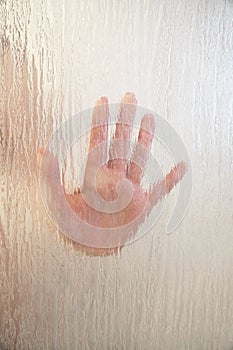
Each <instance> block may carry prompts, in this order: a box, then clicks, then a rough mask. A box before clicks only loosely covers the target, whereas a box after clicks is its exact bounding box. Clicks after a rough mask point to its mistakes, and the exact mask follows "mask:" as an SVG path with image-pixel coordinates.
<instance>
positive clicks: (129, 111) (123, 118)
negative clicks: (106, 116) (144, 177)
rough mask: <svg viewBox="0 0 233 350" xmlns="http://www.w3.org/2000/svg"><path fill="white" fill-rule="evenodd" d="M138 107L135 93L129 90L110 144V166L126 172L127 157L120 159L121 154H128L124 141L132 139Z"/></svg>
mask: <svg viewBox="0 0 233 350" xmlns="http://www.w3.org/2000/svg"><path fill="white" fill-rule="evenodd" d="M136 108H137V100H136V98H135V96H134V94H133V93H131V92H127V93H126V94H125V96H124V97H123V98H122V100H121V106H120V113H119V118H118V122H117V123H116V131H115V135H114V138H113V140H112V142H111V145H110V160H109V163H108V166H109V167H111V168H114V169H116V170H118V171H123V172H126V167H127V159H119V158H120V157H119V155H121V154H124V155H127V153H128V151H129V149H128V146H127V143H126V142H124V141H125V140H130V137H131V132H132V127H133V120H134V116H135V112H136ZM115 139H118V140H122V143H119V142H114V140H115ZM125 158H127V157H125Z"/></svg>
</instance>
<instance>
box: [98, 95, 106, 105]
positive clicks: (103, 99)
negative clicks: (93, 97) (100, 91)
mask: <svg viewBox="0 0 233 350" xmlns="http://www.w3.org/2000/svg"><path fill="white" fill-rule="evenodd" d="M107 103H108V98H107V97H106V96H101V97H100V98H99V99H98V100H97V101H96V103H95V104H96V106H100V105H103V104H107Z"/></svg>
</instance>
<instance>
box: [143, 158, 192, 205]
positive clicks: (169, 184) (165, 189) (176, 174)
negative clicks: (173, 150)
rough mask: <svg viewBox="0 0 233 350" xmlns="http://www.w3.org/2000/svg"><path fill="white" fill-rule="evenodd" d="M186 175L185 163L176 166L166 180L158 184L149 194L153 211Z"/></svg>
mask: <svg viewBox="0 0 233 350" xmlns="http://www.w3.org/2000/svg"><path fill="white" fill-rule="evenodd" d="M185 173H186V164H185V162H180V163H178V164H176V166H175V167H174V168H172V169H171V171H170V172H169V173H168V174H167V175H166V176H165V178H164V179H163V180H162V181H160V182H158V183H157V184H156V185H155V186H154V187H153V188H152V190H151V191H150V193H149V202H150V206H151V209H152V207H153V206H154V205H156V203H158V201H160V200H161V199H162V198H163V197H165V195H166V194H168V193H169V192H170V191H171V190H172V189H173V187H174V186H175V185H177V183H178V182H179V181H180V180H181V179H182V178H183V176H184V175H185Z"/></svg>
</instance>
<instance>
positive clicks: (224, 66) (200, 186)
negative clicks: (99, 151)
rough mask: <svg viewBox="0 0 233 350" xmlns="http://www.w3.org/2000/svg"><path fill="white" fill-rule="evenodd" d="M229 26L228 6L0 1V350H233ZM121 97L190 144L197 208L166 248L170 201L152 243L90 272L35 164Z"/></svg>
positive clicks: (232, 11)
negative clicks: (63, 129) (74, 126)
mask: <svg viewBox="0 0 233 350" xmlns="http://www.w3.org/2000/svg"><path fill="white" fill-rule="evenodd" d="M232 18H233V2H232V1H231V0H225V1H221V0H197V1H187V0H180V1H177V0H167V1H159V0H148V1H102V0H101V1H99V0H96V1H87V0H79V1H74V0H72V1H71V0H70V1H69V0H68V1H58V0H56V1H52V0H48V1H45V0H42V1H38V0H30V1H29V0H17V1H13V0H12V1H10V0H1V1H0V194H1V195H0V349H1V350H2V349H3V350H5V349H22V350H25V349H85V350H86V349H107V350H109V349H127V350H129V349H142V350H149V349H153V350H154V349H161V350H174V349H179V350H180V349H185V350H187V349H190V350H201V349H208V350H214V349H216V350H230V349H232V348H233V181H232V180H233V108H232V106H233V104H232V96H233V88H232V87H233V77H232V71H233V52H232V51H233V50H232ZM127 91H133V92H134V93H135V95H136V96H137V100H138V104H139V105H140V106H143V107H145V108H148V109H150V110H153V111H155V112H156V113H158V114H159V115H161V116H163V117H164V118H165V119H166V120H167V121H168V122H169V123H170V124H171V125H172V126H173V127H174V128H175V129H176V131H177V133H178V134H179V135H180V137H181V139H182V140H183V141H184V143H185V145H186V148H187V150H188V153H189V155H190V158H191V162H192V170H193V189H192V201H191V204H190V207H189V210H188V213H187V215H186V216H185V218H184V220H183V222H182V223H181V224H180V225H179V227H178V228H177V230H176V231H175V232H174V233H173V234H172V235H166V233H165V227H166V224H167V221H168V220H167V218H168V217H169V215H170V214H171V213H172V210H173V208H174V205H175V202H176V199H177V189H175V190H174V191H173V192H172V193H171V194H170V195H169V196H168V197H167V198H166V201H165V203H164V205H165V207H164V210H163V213H162V215H161V218H160V220H159V222H158V223H157V225H156V226H155V227H154V228H153V229H151V230H150V232H148V233H147V234H146V235H144V236H143V237H142V238H141V239H139V240H137V241H136V242H134V243H133V244H130V245H127V246H126V247H124V248H123V249H122V251H121V252H118V253H117V254H111V255H109V256H94V257H93V256H89V255H88V254H86V253H85V251H83V250H82V249H79V248H78V247H77V245H76V244H74V243H72V241H70V240H68V239H66V238H65V237H64V236H63V235H62V234H61V233H60V232H59V230H58V229H56V227H55V226H54V225H53V223H52V222H51V221H50V220H49V218H48V216H47V215H46V212H45V210H44V207H43V203H42V201H41V196H40V190H39V186H38V150H39V148H40V147H44V145H46V142H48V140H49V138H50V136H51V133H52V131H53V130H55V129H56V128H57V127H59V125H60V124H61V122H62V121H65V120H67V119H68V118H69V117H71V116H72V115H74V114H76V113H79V112H80V111H82V110H85V109H87V108H90V107H92V106H93V104H94V102H95V100H96V99H97V98H98V97H100V96H107V97H108V98H109V101H110V102H119V101H120V99H121V97H122V96H123V95H124V93H125V92H127ZM80 123H85V120H83V119H80ZM155 132H156V130H155ZM87 146H88V140H87V139H83V140H82V142H81V146H80V147H81V150H82V152H83V154H84V153H85V152H86V151H87ZM154 151H155V152H156V149H155V150H154ZM159 152H160V153H161V154H162V156H164V167H165V170H167V169H168V168H169V164H170V163H169V157H168V156H167V154H163V153H162V150H159ZM167 166H168V168H166V167H167ZM73 176H74V178H75V177H77V174H73ZM67 186H68V185H67Z"/></svg>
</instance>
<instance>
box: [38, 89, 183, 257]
mask: <svg viewBox="0 0 233 350" xmlns="http://www.w3.org/2000/svg"><path fill="white" fill-rule="evenodd" d="M126 104H127V105H126ZM136 104H137V101H136V98H135V96H134V94H133V93H126V94H125V96H124V97H123V99H122V101H121V109H120V114H119V120H118V123H117V124H116V131H115V136H114V138H115V139H120V140H124V139H126V140H127V139H128V140H130V138H131V133H132V127H133V119H134V114H135V111H136ZM108 117H109V110H108V100H107V98H106V97H101V98H100V99H99V100H98V101H97V102H96V106H95V108H94V111H93V117H92V129H91V137H90V145H89V151H91V150H92V149H93V148H94V147H95V146H97V145H98V144H101V143H102V142H104V141H107V137H108ZM98 121H101V123H102V122H103V124H104V125H101V126H96V123H98ZM125 123H127V124H125ZM154 128H155V126H154V117H153V115H149V114H146V115H144V116H143V118H142V120H141V128H140V131H139V135H138V143H139V144H141V145H142V146H144V147H146V148H147V149H148V150H149V151H150V149H151V144H152V141H153V136H154ZM114 147H119V145H114V144H113V146H112V147H110V154H111V152H112V153H113V154H114V153H116V152H117V150H116V149H114ZM122 147H123V146H122ZM138 152H140V147H139V148H138V149H137V147H136V148H135V151H134V154H133V155H132V157H131V161H130V162H127V160H122V159H112V160H109V161H107V158H108V155H107V149H106V152H103V154H101V156H100V157H101V161H102V163H104V164H105V165H103V166H102V167H101V168H100V169H99V170H98V172H97V176H96V180H95V181H96V188H97V191H98V192H99V193H100V195H101V196H102V197H103V198H104V199H105V200H107V201H112V200H114V199H116V197H117V192H116V185H117V183H118V182H119V181H120V180H123V179H128V180H129V181H130V182H131V184H132V186H133V191H134V192H133V198H132V200H131V202H130V204H129V205H128V206H127V207H126V208H124V209H123V210H121V211H119V212H118V213H104V212H100V211H97V210H95V209H93V208H92V207H90V206H89V205H88V204H87V203H86V202H85V201H84V198H83V196H82V191H85V190H86V189H88V187H89V186H90V185H92V184H90V181H93V180H90V179H92V177H91V176H88V175H89V174H90V173H91V168H92V167H93V166H94V164H92V162H93V159H92V160H91V159H88V160H87V164H86V170H85V176H84V184H83V187H82V190H81V189H78V190H76V191H75V193H74V194H68V193H65V196H66V199H67V202H68V203H69V205H70V207H71V208H72V210H73V211H74V212H75V214H76V215H77V216H78V217H79V218H80V219H82V220H83V221H85V222H87V223H89V224H91V225H92V226H96V227H105V228H108V227H110V228H113V227H120V226H123V225H126V224H127V223H129V222H131V221H133V220H134V219H135V218H138V217H139V216H140V214H141V213H142V212H143V209H144V207H145V204H146V203H149V206H148V208H149V209H148V210H147V212H146V213H145V214H144V215H142V219H141V220H142V221H143V220H145V217H146V215H147V214H148V211H150V210H151V209H152V208H153V206H154V205H156V204H157V202H158V201H159V200H160V199H162V198H163V197H164V196H165V195H166V194H168V193H169V192H170V191H171V190H172V188H173V187H174V186H175V185H176V184H177V183H178V182H179V181H180V180H181V179H182V177H183V176H184V174H185V172H186V165H185V163H184V162H181V163H178V164H177V165H176V166H175V167H174V168H173V169H172V170H171V171H170V172H169V173H168V174H167V175H166V177H165V178H164V179H163V180H161V181H160V182H159V183H157V184H155V185H154V187H153V188H152V190H151V191H150V192H144V190H143V189H142V187H141V180H142V177H143V173H144V170H145V169H141V168H140V167H139V166H138V165H136V164H135V163H134V162H133V160H134V159H136V157H137V156H138V155H139V154H138ZM40 153H43V149H41V150H40ZM98 161H99V160H98ZM145 166H146V161H145ZM50 180H51V181H52V179H50ZM50 180H48V181H50ZM147 201H148V202H147ZM136 229H137V227H135V230H136ZM79 248H81V247H80V246H79ZM82 248H83V249H84V251H85V252H86V253H87V254H89V255H94V256H97V255H110V254H113V253H116V252H117V251H118V248H107V249H103V248H88V247H82ZM121 248H122V247H121Z"/></svg>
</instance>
